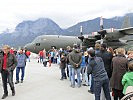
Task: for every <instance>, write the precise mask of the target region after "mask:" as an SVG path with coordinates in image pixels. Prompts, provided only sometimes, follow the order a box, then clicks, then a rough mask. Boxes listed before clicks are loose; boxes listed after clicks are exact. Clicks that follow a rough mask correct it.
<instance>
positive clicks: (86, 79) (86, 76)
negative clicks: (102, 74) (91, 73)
mask: <svg viewBox="0 0 133 100" xmlns="http://www.w3.org/2000/svg"><path fill="white" fill-rule="evenodd" d="M81 68H82V70H81V73H82V82H83V81H85V84H86V85H89V82H88V75H87V67H86V66H85V67H81Z"/></svg>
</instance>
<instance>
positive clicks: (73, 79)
mask: <svg viewBox="0 0 133 100" xmlns="http://www.w3.org/2000/svg"><path fill="white" fill-rule="evenodd" d="M80 72H81V68H73V67H72V80H71V85H73V86H75V74H77V84H78V86H81V78H80Z"/></svg>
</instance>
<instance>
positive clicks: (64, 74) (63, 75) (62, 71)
mask: <svg viewBox="0 0 133 100" xmlns="http://www.w3.org/2000/svg"><path fill="white" fill-rule="evenodd" d="M61 78H62V79H64V78H66V72H65V68H61Z"/></svg>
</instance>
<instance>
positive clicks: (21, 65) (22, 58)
mask: <svg viewBox="0 0 133 100" xmlns="http://www.w3.org/2000/svg"><path fill="white" fill-rule="evenodd" d="M26 59H27V57H26V55H25V53H23V49H21V50H20V51H19V53H18V55H17V61H18V64H17V67H16V82H15V84H18V83H19V72H20V70H21V72H22V74H21V83H23V80H24V74H25V66H26Z"/></svg>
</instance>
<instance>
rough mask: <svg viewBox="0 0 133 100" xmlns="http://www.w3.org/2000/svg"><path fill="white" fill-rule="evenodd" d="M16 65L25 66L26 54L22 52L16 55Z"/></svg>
mask: <svg viewBox="0 0 133 100" xmlns="http://www.w3.org/2000/svg"><path fill="white" fill-rule="evenodd" d="M17 62H18V64H17V67H25V66H26V55H25V54H24V53H23V54H18V55H17Z"/></svg>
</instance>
